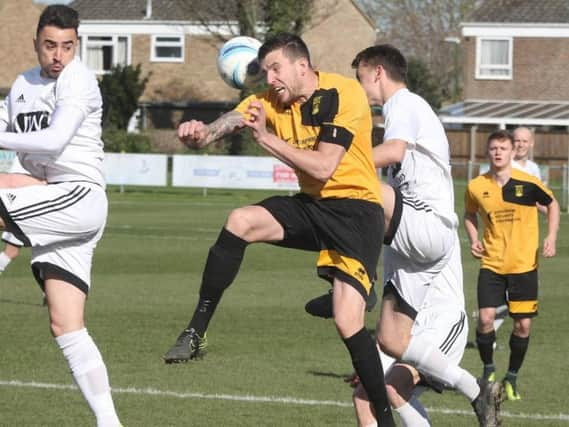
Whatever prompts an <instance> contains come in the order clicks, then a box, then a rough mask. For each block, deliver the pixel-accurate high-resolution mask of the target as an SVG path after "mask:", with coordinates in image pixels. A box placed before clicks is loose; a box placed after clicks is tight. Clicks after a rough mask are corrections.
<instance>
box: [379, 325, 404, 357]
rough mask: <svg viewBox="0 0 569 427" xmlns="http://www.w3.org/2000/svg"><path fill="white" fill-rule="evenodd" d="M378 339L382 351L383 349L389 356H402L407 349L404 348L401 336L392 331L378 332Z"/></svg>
mask: <svg viewBox="0 0 569 427" xmlns="http://www.w3.org/2000/svg"><path fill="white" fill-rule="evenodd" d="M376 340H377V344H378V345H379V348H380V349H381V351H383V352H384V353H385V354H387V355H388V356H391V357H394V358H396V359H397V358H399V357H401V355H402V354H403V351H404V350H405V349H404V348H402V343H401V342H400V339H399V337H398V336H395V335H394V334H392V333H390V332H384V331H383V330H382V331H381V332H380V333H379V334H378V336H377V338H376Z"/></svg>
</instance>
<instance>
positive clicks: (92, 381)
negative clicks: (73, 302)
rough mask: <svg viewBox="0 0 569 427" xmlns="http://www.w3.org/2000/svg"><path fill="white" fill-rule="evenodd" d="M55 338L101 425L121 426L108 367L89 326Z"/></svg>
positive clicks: (103, 426) (98, 425) (102, 426)
mask: <svg viewBox="0 0 569 427" xmlns="http://www.w3.org/2000/svg"><path fill="white" fill-rule="evenodd" d="M55 341H56V342H57V344H58V345H59V348H60V349H61V350H62V351H63V355H64V356H65V359H67V363H68V364H69V368H70V369H71V373H72V374H73V378H74V379H75V382H76V383H77V385H78V386H79V389H80V390H81V392H82V393H83V396H84V397H85V399H86V400H87V403H89V406H90V407H91V410H92V411H93V412H94V414H95V416H96V417H97V427H118V426H120V421H119V419H118V416H117V413H116V411H115V406H114V404H113V399H112V397H111V387H110V385H109V378H108V376H107V368H106V366H105V363H104V362H103V358H102V357H101V353H100V352H99V349H98V348H97V346H96V344H95V342H94V341H93V339H92V338H91V336H90V335H89V334H88V333H87V329H85V328H83V329H81V330H79V331H74V332H69V333H67V334H64V335H61V336H59V337H56V338H55Z"/></svg>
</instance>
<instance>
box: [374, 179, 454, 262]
mask: <svg viewBox="0 0 569 427" xmlns="http://www.w3.org/2000/svg"><path fill="white" fill-rule="evenodd" d="M391 221H392V226H390V230H389V231H390V232H392V233H393V231H392V230H391V228H392V227H394V228H395V230H394V234H393V235H392V236H390V237H389V236H387V237H386V239H387V241H386V242H385V243H386V244H388V245H389V247H390V248H391V249H392V250H394V251H395V252H397V253H398V254H399V255H402V256H403V257H406V258H408V259H410V260H413V262H414V263H416V264H418V265H422V268H423V269H432V270H437V269H438V271H440V270H441V268H442V266H444V264H445V263H446V261H444V260H445V257H446V255H447V254H448V253H449V250H450V248H452V246H453V244H454V236H455V234H456V229H457V226H458V219H457V218H456V221H454V220H453V221H452V222H449V220H448V219H446V218H444V217H442V216H440V215H439V214H437V213H436V212H435V211H434V210H433V209H432V208H431V207H430V206H429V205H428V204H426V203H424V202H423V201H421V200H419V199H417V198H416V197H411V196H408V195H402V194H401V192H399V191H398V190H395V209H394V214H393V218H392V220H391Z"/></svg>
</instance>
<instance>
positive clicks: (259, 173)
mask: <svg viewBox="0 0 569 427" xmlns="http://www.w3.org/2000/svg"><path fill="white" fill-rule="evenodd" d="M14 156H15V153H13V152H11V151H2V150H0V172H6V171H8V170H9V169H10V166H11V164H12V160H13V158H14ZM169 157H170V156H169V155H167V154H131V153H106V154H105V161H104V165H103V169H104V172H105V176H106V181H107V184H112V185H119V186H121V187H123V186H125V185H141V186H155V187H165V186H168V185H172V186H174V187H197V188H203V189H204V191H205V190H206V189H208V188H228V189H264V190H288V191H297V190H298V181H297V179H296V175H295V174H294V172H293V170H292V169H291V168H290V167H288V166H287V165H285V164H284V163H282V162H280V161H279V160H277V159H275V158H273V157H248V156H207V155H174V156H171V158H172V178H171V180H169V179H168V162H169ZM480 166H483V164H468V165H466V164H460V165H455V167H454V169H455V170H456V168H457V167H463V168H464V167H466V168H468V173H467V174H466V176H469V175H471V174H473V173H475V171H478V169H479V168H480ZM553 168H554V167H553V166H550V167H549V169H547V170H544V172H545V174H544V177H545V178H546V179H547V177H548V175H549V172H550V170H551V169H553ZM555 168H559V169H561V172H562V173H561V176H562V180H561V183H560V185H559V184H554V185H551V184H552V183H549V185H550V186H551V187H552V189H553V190H556V191H558V192H559V193H558V194H560V195H561V197H560V200H559V202H560V204H561V206H562V208H563V209H564V210H568V208H569V169H568V167H567V165H564V166H557V167H555ZM557 175H559V173H557ZM461 176H464V174H461Z"/></svg>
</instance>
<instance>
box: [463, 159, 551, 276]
mask: <svg viewBox="0 0 569 427" xmlns="http://www.w3.org/2000/svg"><path fill="white" fill-rule="evenodd" d="M552 201H553V193H552V192H551V190H549V189H548V188H547V187H545V186H544V185H543V183H542V182H541V181H540V180H539V179H537V178H536V177H534V176H532V175H529V174H527V173H525V172H522V171H520V170H517V169H512V176H511V177H510V179H509V180H508V182H507V183H506V184H505V185H504V186H503V187H500V186H499V185H498V183H497V182H496V181H495V180H494V179H493V178H492V175H491V173H490V172H488V173H486V174H484V175H480V176H478V177H476V178H474V179H473V180H472V181H470V182H469V183H468V187H467V189H466V195H465V210H466V212H467V213H469V214H476V213H478V214H479V215H480V217H481V218H482V222H483V224H484V237H483V243H484V248H485V253H484V255H483V257H482V260H481V268H487V269H490V270H492V271H494V272H495V273H498V274H517V273H526V272H528V271H532V270H535V269H536V268H537V254H538V248H539V228H538V210H537V207H536V203H539V204H540V205H544V206H547V205H549V204H550V203H551V202H552Z"/></svg>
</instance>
